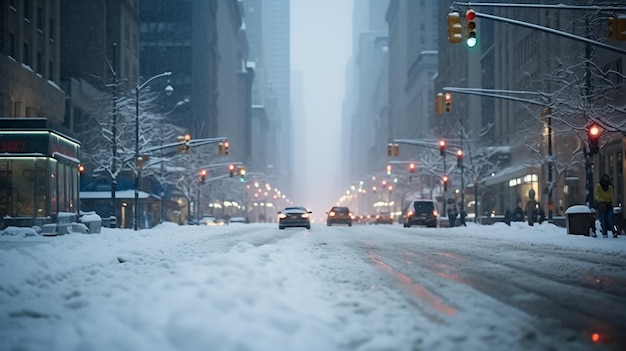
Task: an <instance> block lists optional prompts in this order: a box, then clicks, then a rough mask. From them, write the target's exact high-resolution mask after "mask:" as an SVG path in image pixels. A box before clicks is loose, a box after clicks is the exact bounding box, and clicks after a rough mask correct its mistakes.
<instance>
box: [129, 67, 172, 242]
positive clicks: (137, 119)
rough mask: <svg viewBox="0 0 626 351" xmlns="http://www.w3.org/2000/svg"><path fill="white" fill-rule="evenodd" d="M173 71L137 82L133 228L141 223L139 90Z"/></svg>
mask: <svg viewBox="0 0 626 351" xmlns="http://www.w3.org/2000/svg"><path fill="white" fill-rule="evenodd" d="M171 74H172V72H163V73H161V74H157V75H156V76H153V77H152V78H150V79H148V80H147V81H145V82H144V83H143V84H141V85H139V84H137V87H136V88H135V167H136V168H137V174H136V178H135V213H134V220H133V229H134V230H137V225H138V223H139V211H138V210H139V178H141V167H138V163H137V161H138V160H139V91H140V90H141V89H143V88H144V87H145V86H146V85H147V84H148V83H150V82H151V81H152V80H154V79H156V78H160V77H165V76H169V75H171Z"/></svg>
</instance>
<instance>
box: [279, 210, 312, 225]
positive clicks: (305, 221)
mask: <svg viewBox="0 0 626 351" xmlns="http://www.w3.org/2000/svg"><path fill="white" fill-rule="evenodd" d="M311 213H313V212H311V211H309V210H308V209H307V208H306V207H286V208H285V209H284V210H282V211H280V212H278V229H285V228H287V227H304V228H306V229H311V220H310V219H309V217H310V214H311Z"/></svg>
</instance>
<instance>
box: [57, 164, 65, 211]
mask: <svg viewBox="0 0 626 351" xmlns="http://www.w3.org/2000/svg"><path fill="white" fill-rule="evenodd" d="M57 171H58V173H57V186H58V189H57V195H58V201H59V206H58V210H59V211H60V212H65V208H66V207H67V198H66V197H65V194H66V190H65V177H66V175H65V165H63V164H62V163H57Z"/></svg>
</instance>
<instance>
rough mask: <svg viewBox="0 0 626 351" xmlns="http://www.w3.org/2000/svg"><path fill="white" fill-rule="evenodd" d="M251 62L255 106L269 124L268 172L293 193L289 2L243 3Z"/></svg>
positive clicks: (256, 0)
mask: <svg viewBox="0 0 626 351" xmlns="http://www.w3.org/2000/svg"><path fill="white" fill-rule="evenodd" d="M243 6H244V9H245V13H246V31H247V33H248V41H249V47H250V55H249V60H250V61H252V62H254V64H255V67H256V75H255V77H256V78H255V81H254V83H253V93H252V95H253V98H252V100H253V103H254V104H255V105H256V106H263V107H264V109H265V113H266V115H267V121H268V123H269V129H268V132H269V134H268V141H269V142H270V145H268V150H267V157H268V159H267V165H266V169H265V171H266V172H267V173H268V174H269V173H271V174H272V175H273V176H274V177H276V178H275V179H277V180H278V182H279V183H280V185H281V187H282V188H283V189H285V190H284V191H285V192H286V193H290V191H289V190H290V186H291V185H290V184H288V183H287V182H288V181H289V180H290V179H291V178H292V177H291V176H290V175H291V174H292V170H293V162H294V161H293V157H294V155H293V154H292V151H291V150H292V149H293V146H292V145H293V139H292V138H291V135H293V133H292V110H291V97H290V85H291V82H290V69H291V64H290V45H289V41H290V36H289V32H290V6H289V0H244V1H243Z"/></svg>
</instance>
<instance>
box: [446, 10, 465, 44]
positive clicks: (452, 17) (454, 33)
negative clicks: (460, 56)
mask: <svg viewBox="0 0 626 351" xmlns="http://www.w3.org/2000/svg"><path fill="white" fill-rule="evenodd" d="M462 31H463V27H462V26H461V15H460V14H459V13H458V12H456V11H454V12H450V13H448V43H450V44H460V43H461V42H462V41H463V33H462Z"/></svg>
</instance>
